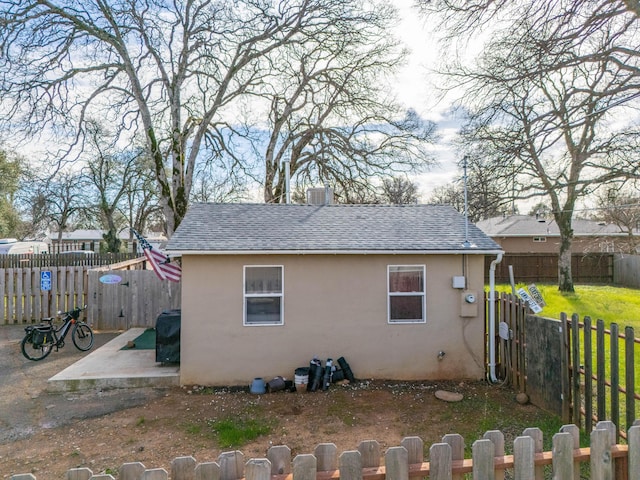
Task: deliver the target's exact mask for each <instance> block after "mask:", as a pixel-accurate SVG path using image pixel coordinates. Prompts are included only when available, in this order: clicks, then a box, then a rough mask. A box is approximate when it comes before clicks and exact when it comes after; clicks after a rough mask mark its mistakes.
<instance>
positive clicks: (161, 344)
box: [156, 310, 181, 363]
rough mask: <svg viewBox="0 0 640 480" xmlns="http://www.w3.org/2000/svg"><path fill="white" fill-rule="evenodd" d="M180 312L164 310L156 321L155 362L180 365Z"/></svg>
mask: <svg viewBox="0 0 640 480" xmlns="http://www.w3.org/2000/svg"><path fill="white" fill-rule="evenodd" d="M180 317H181V310H165V311H164V312H162V313H161V314H160V315H158V318H157V320H156V362H160V363H180Z"/></svg>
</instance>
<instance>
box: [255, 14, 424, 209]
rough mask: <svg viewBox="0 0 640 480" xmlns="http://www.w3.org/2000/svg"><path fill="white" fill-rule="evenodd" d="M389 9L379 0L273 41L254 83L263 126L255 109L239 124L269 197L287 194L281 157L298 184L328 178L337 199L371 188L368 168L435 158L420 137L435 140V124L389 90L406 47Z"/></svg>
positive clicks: (378, 170) (382, 169) (385, 169)
mask: <svg viewBox="0 0 640 480" xmlns="http://www.w3.org/2000/svg"><path fill="white" fill-rule="evenodd" d="M394 18H395V11H394V10H393V8H392V7H390V6H388V5H384V6H383V5H378V7H377V8H375V9H370V10H361V11H359V12H357V13H353V14H351V15H350V16H349V17H347V16H343V18H341V19H340V21H333V22H331V23H328V24H327V27H326V28H325V30H324V31H323V32H322V33H321V34H319V35H316V36H315V37H314V38H309V39H308V40H307V41H306V42H304V43H303V44H293V45H289V46H287V47H286V48H283V49H281V50H279V51H278V54H277V61H276V62H275V67H273V68H272V75H271V79H270V81H269V82H265V83H264V84H263V89H262V90H261V92H260V99H261V104H262V105H264V112H266V114H264V113H263V110H258V113H259V114H260V115H263V116H264V117H266V118H267V119H268V121H267V124H266V125H265V126H264V130H265V131H264V132H256V131H255V129H254V128H251V126H252V125H256V124H258V125H261V123H262V122H256V121H255V118H254V117H253V116H250V117H249V119H248V121H247V126H246V127H245V138H247V139H248V140H249V141H250V143H251V146H252V148H251V152H253V153H254V155H255V157H256V162H261V163H262V164H263V168H264V170H265V177H264V200H265V202H268V203H270V202H282V201H284V198H285V192H284V190H285V169H286V167H285V165H284V162H285V161H287V162H289V167H288V168H289V171H290V176H291V179H292V183H294V186H295V185H299V186H300V188H303V189H304V188H305V187H309V186H312V185H317V184H320V185H323V184H325V183H329V184H331V185H333V186H334V187H335V190H336V192H337V194H338V195H340V196H341V199H342V200H343V201H344V200H346V198H347V197H349V198H350V199H354V198H358V197H362V195H360V194H355V192H356V191H359V192H361V193H362V192H364V191H367V190H369V194H367V195H365V196H370V194H373V193H374V188H373V187H372V182H371V181H370V180H371V178H372V177H375V176H380V175H389V172H394V171H395V172H408V171H416V170H418V171H419V170H422V169H424V168H425V167H428V166H429V165H430V164H432V163H433V158H432V156H431V155H430V154H429V153H428V151H427V150H426V148H425V147H426V145H427V144H428V143H430V142H432V141H434V140H435V134H434V131H435V126H434V124H433V123H432V122H428V121H424V120H423V119H421V118H420V117H419V116H418V115H417V113H416V112H415V111H412V110H409V111H403V110H402V109H401V108H400V106H399V105H398V104H397V103H395V102H394V100H393V98H392V97H391V96H390V95H389V91H390V90H391V87H390V85H389V84H388V82H389V80H388V77H389V76H390V74H391V73H393V72H394V71H395V70H396V68H397V67H398V66H399V65H401V64H402V62H403V60H404V57H405V53H406V52H404V51H403V50H402V49H401V48H400V47H399V45H398V43H397V42H396V41H395V40H394V39H393V37H392V36H390V35H389V30H388V26H389V25H390V24H391V22H393V21H394ZM254 104H255V103H254ZM251 113H252V114H254V113H255V110H252V111H251ZM340 192H344V194H341V193H340Z"/></svg>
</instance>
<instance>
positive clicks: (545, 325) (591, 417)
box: [487, 293, 640, 439]
mask: <svg viewBox="0 0 640 480" xmlns="http://www.w3.org/2000/svg"><path fill="white" fill-rule="evenodd" d="M487 303H488V302H487ZM495 306H496V322H497V325H496V332H497V333H496V338H495V342H496V345H497V346H498V348H497V363H498V365H497V372H498V374H499V376H500V378H501V379H504V381H505V382H508V383H510V384H511V385H512V387H513V388H514V390H515V391H516V392H525V393H527V395H529V398H530V400H531V403H533V404H534V405H536V406H538V407H540V408H544V409H546V410H548V411H551V412H554V413H556V414H558V415H560V416H562V418H563V421H566V422H573V423H574V424H575V425H578V426H579V427H584V428H585V431H587V432H589V431H591V429H592V427H593V425H594V424H595V423H596V422H598V421H604V420H611V421H612V422H613V423H614V424H615V425H618V426H619V429H618V431H617V432H616V439H617V438H619V437H624V436H625V430H626V429H627V428H628V427H629V426H630V425H632V424H633V423H634V422H635V420H636V419H638V418H640V391H639V385H640V380H639V379H640V371H638V370H637V369H636V359H637V358H640V338H636V337H635V333H634V330H633V328H632V327H626V328H624V329H623V332H620V329H619V327H618V325H617V324H615V323H612V324H611V326H610V328H609V329H605V325H604V322H603V321H602V320H598V321H597V322H596V324H595V325H593V324H592V321H591V319H590V318H589V317H585V318H584V320H583V321H582V322H580V317H579V315H577V314H574V315H573V316H572V317H571V319H569V318H568V317H567V315H566V314H562V315H561V319H560V320H556V319H551V318H544V317H537V316H535V315H529V314H528V313H527V310H528V308H527V307H526V305H525V304H524V303H523V302H522V301H521V300H520V299H519V298H516V297H513V296H512V295H510V294H505V293H503V294H501V295H500V296H499V297H498V299H497V300H496V302H495ZM487 318H488V316H487ZM501 324H504V325H501ZM501 329H502V332H503V333H504V332H506V335H504V336H506V337H507V339H505V338H503V336H500V334H499V332H500V331H501ZM487 331H489V330H488V329H487Z"/></svg>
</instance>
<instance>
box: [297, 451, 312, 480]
mask: <svg viewBox="0 0 640 480" xmlns="http://www.w3.org/2000/svg"><path fill="white" fill-rule="evenodd" d="M317 465H318V464H317V460H316V457H315V456H313V455H308V454H307V455H296V458H294V459H293V480H316V474H317V472H318V468H317Z"/></svg>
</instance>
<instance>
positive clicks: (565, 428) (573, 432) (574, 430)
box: [560, 425, 580, 480]
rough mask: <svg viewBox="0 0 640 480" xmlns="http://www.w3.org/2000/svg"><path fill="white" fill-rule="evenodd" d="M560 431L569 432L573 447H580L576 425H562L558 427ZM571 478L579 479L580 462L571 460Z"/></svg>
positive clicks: (578, 431) (578, 430)
mask: <svg viewBox="0 0 640 480" xmlns="http://www.w3.org/2000/svg"><path fill="white" fill-rule="evenodd" d="M560 432H561V433H569V434H571V437H572V438H573V448H574V449H577V448H580V429H579V428H578V427H577V426H576V425H563V426H562V427H561V428H560ZM573 478H574V480H580V462H579V461H575V462H573Z"/></svg>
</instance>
